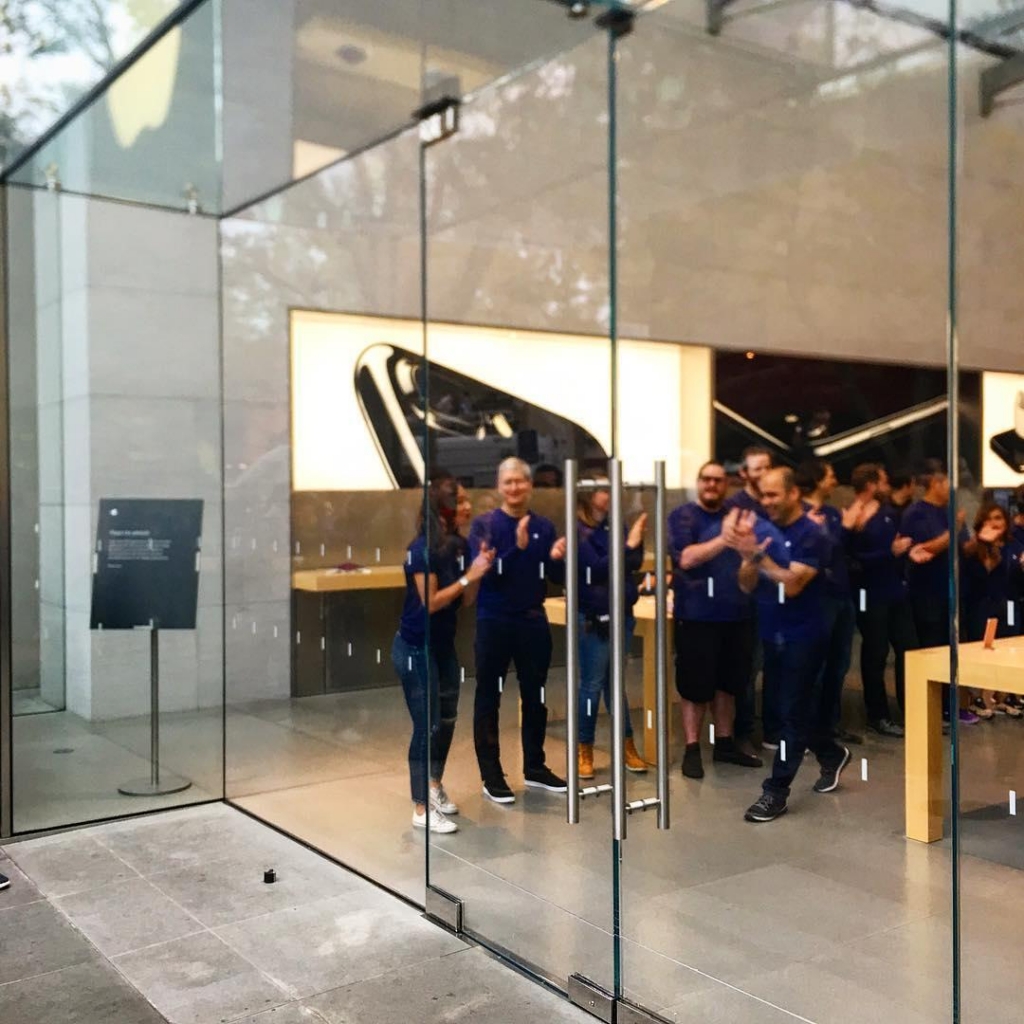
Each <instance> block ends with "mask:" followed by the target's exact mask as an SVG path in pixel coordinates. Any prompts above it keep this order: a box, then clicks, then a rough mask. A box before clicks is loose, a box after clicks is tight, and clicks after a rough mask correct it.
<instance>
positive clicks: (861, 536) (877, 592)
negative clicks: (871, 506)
mask: <svg viewBox="0 0 1024 1024" xmlns="http://www.w3.org/2000/svg"><path fill="white" fill-rule="evenodd" d="M897 530H898V521H897V518H896V513H895V512H894V510H893V508H892V506H890V505H881V506H879V509H878V511H877V512H876V513H875V514H874V515H873V516H872V517H871V518H870V519H869V520H868V521H867V522H866V523H865V524H864V527H863V529H860V530H850V531H847V534H846V540H847V550H848V551H849V553H850V557H851V558H852V559H853V560H854V562H855V563H856V565H857V570H858V571H857V581H856V582H857V585H858V586H859V587H862V588H863V589H864V602H865V604H877V603H880V602H886V603H891V602H893V601H902V600H905V599H906V596H907V583H906V574H905V565H906V561H907V559H906V556H905V555H904V556H902V557H900V558H897V557H896V555H894V554H893V553H892V542H893V541H894V540H895V539H896V533H897ZM857 607H858V608H859V607H860V597H859V596H858V598H857Z"/></svg>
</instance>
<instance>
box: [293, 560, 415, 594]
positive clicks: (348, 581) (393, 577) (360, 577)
mask: <svg viewBox="0 0 1024 1024" xmlns="http://www.w3.org/2000/svg"><path fill="white" fill-rule="evenodd" d="M404 586H405V570H404V568H403V567H402V566H400V565H371V566H367V567H366V568H364V569H351V570H343V569H299V570H298V571H297V572H293V573H292V589H293V590H305V591H307V592H309V593H313V594H330V593H334V592H336V591H339V590H391V589H395V588H397V587H404Z"/></svg>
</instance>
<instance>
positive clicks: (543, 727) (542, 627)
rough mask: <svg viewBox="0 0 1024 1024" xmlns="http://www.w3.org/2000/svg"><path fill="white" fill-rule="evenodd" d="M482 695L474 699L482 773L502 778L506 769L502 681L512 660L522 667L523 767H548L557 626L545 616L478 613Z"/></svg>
mask: <svg viewBox="0 0 1024 1024" xmlns="http://www.w3.org/2000/svg"><path fill="white" fill-rule="evenodd" d="M475 652H476V699H475V700H474V703H473V742H474V744H475V746H476V759H477V762H478V763H479V765H480V777H481V778H482V779H483V780H484V782H485V783H486V782H491V781H496V780H497V779H499V778H500V777H501V776H502V775H503V774H504V773H503V771H502V767H501V748H500V743H499V740H498V735H499V734H498V712H499V709H500V707H501V693H500V692H499V690H498V681H499V680H501V679H505V678H506V677H507V674H508V668H509V664H510V663H512V664H514V665H515V668H516V677H517V679H518V680H519V697H520V700H521V701H522V712H523V722H522V742H523V770H524V771H526V772H530V771H536V770H538V769H540V768H543V767H544V736H545V734H546V732H547V725H548V709H547V708H546V707H545V705H544V703H543V702H542V700H541V690H542V689H543V688H544V683H545V681H546V680H547V675H548V666H549V665H550V664H551V628H550V627H549V626H548V621H547V619H545V618H536V619H517V620H515V621H511V622H509V621H502V620H496V619H478V620H477V624H476V645H475Z"/></svg>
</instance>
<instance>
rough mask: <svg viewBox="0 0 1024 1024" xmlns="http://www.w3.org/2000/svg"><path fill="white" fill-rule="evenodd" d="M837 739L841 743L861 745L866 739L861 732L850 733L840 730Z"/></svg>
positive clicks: (847, 730)
mask: <svg viewBox="0 0 1024 1024" xmlns="http://www.w3.org/2000/svg"><path fill="white" fill-rule="evenodd" d="M836 739H837V740H839V742H840V743H855V744H858V745H859V744H861V743H863V742H864V737H863V736H861V734H860V733H859V732H850V730H849V729H843V728H840V729H839V731H838V732H837V733H836Z"/></svg>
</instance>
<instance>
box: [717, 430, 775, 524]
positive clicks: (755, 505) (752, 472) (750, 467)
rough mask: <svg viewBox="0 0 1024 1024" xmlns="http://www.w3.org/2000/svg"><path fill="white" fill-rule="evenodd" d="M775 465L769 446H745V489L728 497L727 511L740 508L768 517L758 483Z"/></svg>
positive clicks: (742, 464)
mask: <svg viewBox="0 0 1024 1024" xmlns="http://www.w3.org/2000/svg"><path fill="white" fill-rule="evenodd" d="M773 465H774V462H773V461H772V453H771V452H770V451H768V449H767V448H761V447H759V446H758V445H750V446H749V447H747V448H744V449H743V454H742V455H741V456H740V479H741V480H742V481H743V489H742V490H739V491H737V492H736V493H735V494H732V495H730V496H729V497H728V498H727V499H726V501H725V510H726V512H728V511H730V510H731V509H734V508H738V509H739V510H740V511H741V512H753V513H754V514H755V515H757V516H762V517H765V518H767V515H766V513H765V511H764V508H763V507H762V506H761V491H760V488H759V486H758V484H759V482H760V480H761V477H763V476H764V474H765V473H767V472H768V470H769V469H771V468H772V466H773Z"/></svg>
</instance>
